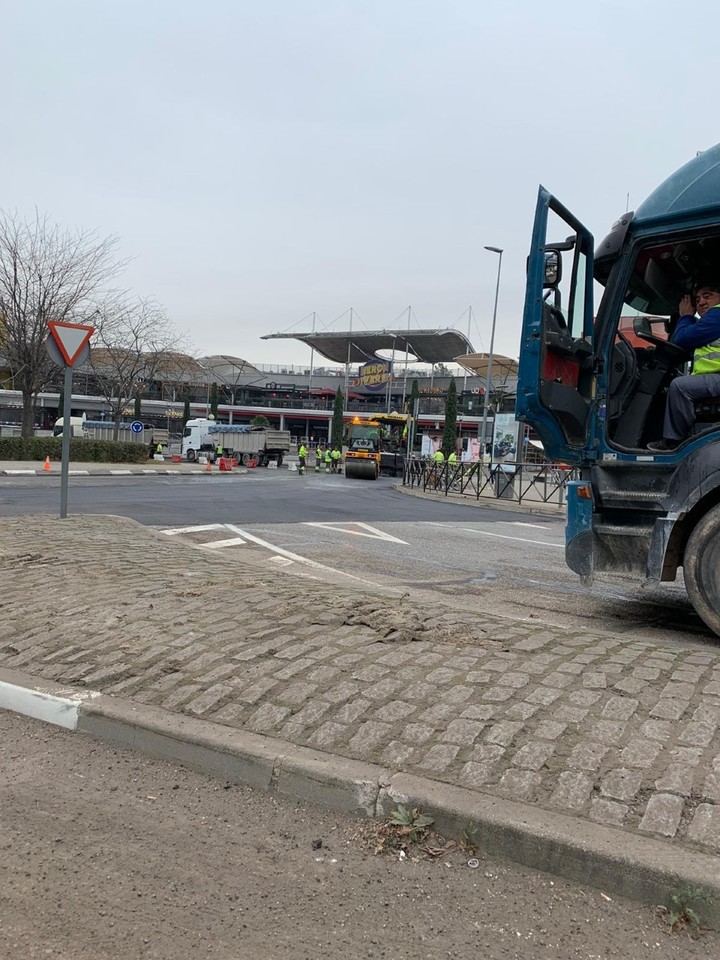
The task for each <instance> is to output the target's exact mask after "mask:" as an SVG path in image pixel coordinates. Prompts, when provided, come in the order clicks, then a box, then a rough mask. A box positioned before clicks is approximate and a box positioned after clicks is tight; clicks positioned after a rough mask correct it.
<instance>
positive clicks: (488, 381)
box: [482, 247, 503, 463]
mask: <svg viewBox="0 0 720 960" xmlns="http://www.w3.org/2000/svg"><path fill="white" fill-rule="evenodd" d="M485 250H489V251H490V253H497V255H498V268H497V281H496V283H495V306H494V307H493V318H492V330H491V331H490V353H489V354H488V365H487V374H486V376H485V403H484V404H483V418H482V445H483V449H482V452H483V461H484V460H485V431H486V429H487V415H488V402H489V400H490V387H491V383H492V364H493V350H494V348H495V323H496V321H497V308H498V294H499V293H500V270H501V269H502V255H503V252H502V250H501V249H500V247H485ZM490 463H492V443H491V444H490Z"/></svg>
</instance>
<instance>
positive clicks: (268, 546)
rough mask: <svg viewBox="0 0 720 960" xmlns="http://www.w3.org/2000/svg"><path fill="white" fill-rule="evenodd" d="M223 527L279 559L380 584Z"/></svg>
mask: <svg viewBox="0 0 720 960" xmlns="http://www.w3.org/2000/svg"><path fill="white" fill-rule="evenodd" d="M225 527H226V528H227V529H228V530H231V531H232V532H233V533H236V534H237V535H238V536H239V537H244V538H245V539H246V540H250V541H251V542H252V543H257V545H258V546H260V547H265V549H266V550H270V551H271V552H272V553H277V554H279V555H280V556H281V557H287V558H288V560H296V561H297V562H298V563H302V564H305V566H306V567H312V568H314V569H315V570H325V571H327V572H329V573H334V574H338V575H340V576H341V577H347V578H348V579H349V580H356V581H357V582H358V583H365V584H368V585H369V586H371V587H379V586H380V584H379V583H376V582H375V581H373V580H366V579H365V578H364V577H356V576H355V575H354V574H352V573H346V572H345V571H344V570H337V569H336V568H335V567H328V566H327V565H326V564H324V563H319V562H318V561H317V560H310V559H309V558H308V557H302V556H300V554H299V553H293V552H292V551H291V550H285V548H284V547H278V546H276V545H275V544H274V543H270V542H269V541H268V540H263V538H262V537H256V536H255V534H254V533H248V532H247V530H243V529H242V528H241V527H236V526H235V524H233V523H226V524H225Z"/></svg>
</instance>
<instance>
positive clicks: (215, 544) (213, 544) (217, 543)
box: [198, 537, 247, 550]
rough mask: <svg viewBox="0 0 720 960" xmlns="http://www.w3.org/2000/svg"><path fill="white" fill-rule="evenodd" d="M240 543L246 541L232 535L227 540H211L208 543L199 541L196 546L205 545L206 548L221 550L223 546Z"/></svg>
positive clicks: (234, 545)
mask: <svg viewBox="0 0 720 960" xmlns="http://www.w3.org/2000/svg"><path fill="white" fill-rule="evenodd" d="M242 543H247V541H246V540H243V539H242V538H241V537H232V538H230V539H228V540H211V541H210V543H200V544H198V546H200V547H205V548H206V549H207V550H221V549H222V548H223V547H239V546H240V544H242Z"/></svg>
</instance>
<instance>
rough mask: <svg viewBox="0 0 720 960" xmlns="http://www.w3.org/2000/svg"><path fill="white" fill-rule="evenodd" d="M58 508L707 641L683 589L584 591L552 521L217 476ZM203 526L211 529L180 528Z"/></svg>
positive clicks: (91, 494) (36, 497)
mask: <svg viewBox="0 0 720 960" xmlns="http://www.w3.org/2000/svg"><path fill="white" fill-rule="evenodd" d="M58 496H59V489H58V484H57V481H55V480H54V479H46V478H38V479H33V478H29V479H24V480H23V479H20V478H17V479H15V478H13V479H10V478H6V479H5V480H0V516H2V515H18V514H22V513H32V512H36V511H41V512H54V511H55V510H56V509H57V502H58ZM70 508H71V512H73V511H75V512H87V513H111V514H118V515H121V516H128V517H132V518H134V519H136V520H138V521H140V522H141V523H144V524H148V525H151V526H154V527H157V528H158V529H162V530H167V531H170V532H171V535H178V536H180V537H181V538H182V539H185V540H189V541H190V542H192V543H195V544H198V545H200V544H202V545H205V546H208V547H209V548H210V549H218V552H220V551H222V553H223V555H225V556H227V557H229V558H232V556H233V553H234V552H235V551H237V550H243V551H244V552H245V553H250V552H254V553H256V554H258V556H259V557H260V558H266V557H268V556H276V557H277V555H278V554H279V555H280V556H283V551H289V552H290V553H291V554H293V555H294V556H296V557H298V556H299V557H301V558H307V559H311V560H314V561H316V562H320V563H323V564H325V565H327V566H329V567H331V568H333V569H337V570H342V571H345V572H346V573H350V574H352V575H353V576H354V577H360V578H362V579H363V580H364V581H365V582H366V584H367V583H369V584H370V587H372V584H383V585H391V586H395V587H399V588H400V589H412V590H413V591H416V592H418V593H419V594H420V595H421V596H422V595H423V594H427V595H432V596H435V597H437V596H441V597H443V598H444V599H447V600H449V601H450V602H453V603H456V604H461V605H467V606H471V607H472V609H473V610H477V611H478V612H482V611H483V610H488V611H490V610H492V611H493V612H495V613H497V612H501V613H505V614H507V615H508V616H512V617H519V618H531V619H536V620H541V621H543V622H547V623H549V624H556V625H564V626H570V627H574V628H578V629H582V630H593V629H596V630H610V631H619V632H625V631H632V632H633V634H634V635H640V636H647V637H648V638H651V639H654V640H657V639H658V638H659V637H667V638H669V639H672V640H673V641H676V640H677V641H683V640H685V639H687V640H698V639H703V638H707V639H708V641H710V642H715V641H714V640H711V635H710V634H709V633H708V631H707V629H706V628H705V626H704V625H703V624H702V623H701V622H700V620H699V619H698V618H697V617H696V615H695V614H694V612H693V610H692V608H691V607H690V605H689V603H688V602H687V598H686V596H685V593H684V590H683V589H682V585H681V584H677V585H674V584H673V585H663V586H662V587H647V586H644V585H641V584H638V583H636V582H634V581H632V580H628V579H627V578H621V577H617V578H615V577H613V578H603V579H598V580H597V581H596V582H595V584H593V586H592V587H591V588H587V587H585V586H583V585H582V584H581V583H580V582H579V580H578V578H577V577H576V576H575V575H574V574H573V573H571V571H569V570H568V568H567V567H566V566H565V561H564V551H563V536H564V534H563V519H562V518H561V517H557V516H548V515H545V514H537V513H533V514H530V513H526V512H523V511H518V510H509V509H502V508H500V507H498V506H493V507H477V506H474V505H471V506H464V505H458V504H455V503H448V502H444V501H435V500H426V499H422V498H418V497H413V496H408V495H407V494H405V493H402V492H400V491H398V490H396V489H394V483H393V481H391V480H387V479H381V480H380V481H378V482H376V483H372V482H362V481H351V480H346V479H345V478H344V477H334V476H324V475H320V476H316V475H315V474H312V473H311V474H309V475H307V476H305V477H299V476H298V475H297V474H295V473H292V474H288V473H285V472H284V471H283V472H281V473H273V472H270V471H264V470H263V471H256V472H254V473H250V474H247V475H244V476H238V477H223V478H220V477H218V478H215V479H213V478H207V477H196V478H193V477H175V478H170V477H168V478H149V479H144V478H127V479H122V478H117V479H116V478H96V479H89V478H73V480H72V484H71V497H70ZM212 524H215V525H217V528H215V529H210V530H205V529H201V530H198V531H194V530H187V528H193V527H207V526H208V525H212ZM363 524H366V525H369V526H370V527H371V528H372V529H367V528H366V527H363V526H362V525H363ZM328 525H329V526H328ZM233 528H235V529H233ZM178 530H180V531H187V532H183V533H181V534H176V531H178ZM238 530H239V531H240V532H238ZM253 538H254V539H253ZM258 539H259V540H260V541H262V542H261V543H258V542H257V540H258ZM398 541H401V542H398ZM282 562H287V563H288V566H289V565H290V564H291V563H295V564H298V562H299V561H298V560H297V559H294V560H293V559H291V558H288V557H287V556H285V559H284V561H282Z"/></svg>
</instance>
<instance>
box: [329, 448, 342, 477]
mask: <svg viewBox="0 0 720 960" xmlns="http://www.w3.org/2000/svg"><path fill="white" fill-rule="evenodd" d="M330 457H331V458H332V472H333V473H340V468H341V465H342V463H341V462H342V453H341V452H340V451H339V450H338V448H337V447H335V449H334V450H333V451H332V453H331V454H330Z"/></svg>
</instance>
